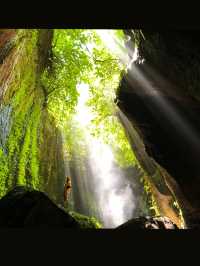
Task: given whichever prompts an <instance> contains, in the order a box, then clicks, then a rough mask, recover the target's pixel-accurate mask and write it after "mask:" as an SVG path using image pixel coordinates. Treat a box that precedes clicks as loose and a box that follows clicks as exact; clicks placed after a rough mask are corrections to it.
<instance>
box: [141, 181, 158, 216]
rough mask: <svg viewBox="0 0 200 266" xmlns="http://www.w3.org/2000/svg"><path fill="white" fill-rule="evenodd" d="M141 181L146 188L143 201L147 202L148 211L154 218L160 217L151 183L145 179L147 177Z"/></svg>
mask: <svg viewBox="0 0 200 266" xmlns="http://www.w3.org/2000/svg"><path fill="white" fill-rule="evenodd" d="M140 181H141V183H142V184H143V187H144V191H143V199H144V201H146V204H145V205H146V206H147V210H148V211H149V212H150V214H151V215H152V216H159V215H160V211H159V208H158V205H157V203H156V200H155V198H154V195H153V193H152V191H151V185H150V183H149V182H148V180H147V178H145V176H143V177H141V179H140Z"/></svg>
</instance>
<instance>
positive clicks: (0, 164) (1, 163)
mask: <svg viewBox="0 0 200 266" xmlns="http://www.w3.org/2000/svg"><path fill="white" fill-rule="evenodd" d="M8 174H9V168H8V162H7V160H6V156H5V154H4V151H3V150H2V148H0V198H1V197H3V196H4V195H5V194H6V192H7V189H6V184H5V181H6V178H7V176H8Z"/></svg>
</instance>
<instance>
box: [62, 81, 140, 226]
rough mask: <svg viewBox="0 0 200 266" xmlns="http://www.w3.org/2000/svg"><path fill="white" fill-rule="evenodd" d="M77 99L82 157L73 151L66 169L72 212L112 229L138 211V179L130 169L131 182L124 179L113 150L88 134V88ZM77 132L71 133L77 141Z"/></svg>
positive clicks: (76, 120) (82, 87) (82, 90)
mask: <svg viewBox="0 0 200 266" xmlns="http://www.w3.org/2000/svg"><path fill="white" fill-rule="evenodd" d="M78 90H79V93H80V96H79V102H78V106H77V114H76V116H75V117H74V121H75V122H76V123H77V124H78V127H79V129H81V131H82V134H83V138H84V141H83V142H82V143H81V146H82V149H83V150H85V151H86V154H85V156H80V155H79V154H78V152H76V151H74V154H73V160H72V161H71V162H70V163H68V165H67V166H66V173H67V175H71V177H72V187H73V190H72V205H71V206H72V209H73V210H74V211H77V212H79V213H82V214H85V215H90V216H95V217H97V218H98V219H99V220H100V221H101V222H102V224H103V227H104V228H114V227H117V226H118V225H120V224H122V223H124V222H126V221H128V220H129V219H131V218H133V217H134V216H135V215H136V213H137V210H138V204H139V196H138V195H141V193H138V186H137V184H135V183H136V179H134V175H135V178H137V177H138V176H139V173H137V171H135V172H134V170H135V169H134V167H132V178H131V180H130V179H128V178H127V176H126V175H127V174H126V172H125V171H124V169H123V168H120V167H119V166H118V164H117V163H116V161H115V158H114V155H113V151H112V148H111V147H110V146H109V145H108V144H105V143H104V142H103V141H102V140H101V139H98V138H96V137H94V136H92V135H91V134H90V133H89V130H88V125H89V124H90V123H91V120H92V112H91V110H90V109H89V107H88V106H87V105H86V101H87V100H88V97H89V92H88V86H87V85H85V84H81V85H80V86H79V87H78ZM76 134H77V132H76V130H75V131H74V132H73V136H74V138H76Z"/></svg>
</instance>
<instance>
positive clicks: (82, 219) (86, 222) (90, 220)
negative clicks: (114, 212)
mask: <svg viewBox="0 0 200 266" xmlns="http://www.w3.org/2000/svg"><path fill="white" fill-rule="evenodd" d="M69 214H70V215H71V216H72V217H73V218H74V219H75V220H76V221H77V222H78V223H79V224H80V226H81V228H82V229H85V228H96V229H100V228H102V225H101V224H100V222H99V221H98V220H97V219H96V218H95V217H88V216H85V215H83V214H80V213H77V212H74V211H70V212H69Z"/></svg>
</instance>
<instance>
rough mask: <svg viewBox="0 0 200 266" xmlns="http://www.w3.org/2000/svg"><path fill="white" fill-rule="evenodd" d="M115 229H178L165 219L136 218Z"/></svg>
mask: <svg viewBox="0 0 200 266" xmlns="http://www.w3.org/2000/svg"><path fill="white" fill-rule="evenodd" d="M117 229H178V227H177V226H176V224H174V223H173V222H172V221H170V219H169V218H167V217H161V216H158V217H148V216H147V217H138V218H135V219H132V220H129V221H128V222H126V223H124V224H122V225H120V226H119V227H117Z"/></svg>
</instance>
